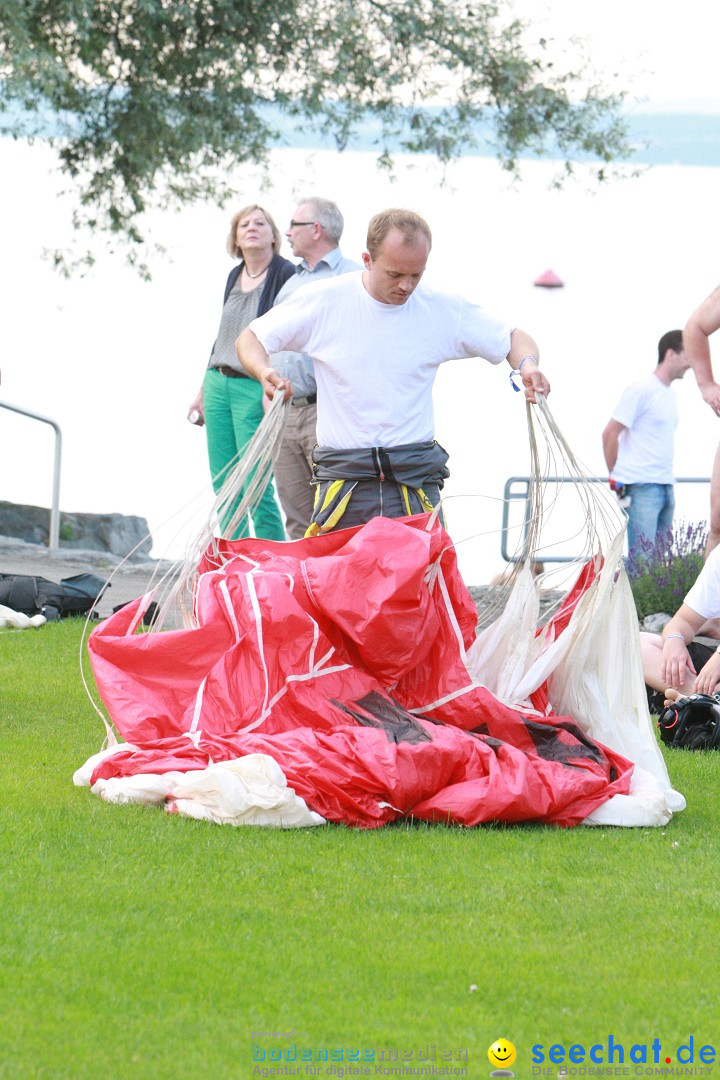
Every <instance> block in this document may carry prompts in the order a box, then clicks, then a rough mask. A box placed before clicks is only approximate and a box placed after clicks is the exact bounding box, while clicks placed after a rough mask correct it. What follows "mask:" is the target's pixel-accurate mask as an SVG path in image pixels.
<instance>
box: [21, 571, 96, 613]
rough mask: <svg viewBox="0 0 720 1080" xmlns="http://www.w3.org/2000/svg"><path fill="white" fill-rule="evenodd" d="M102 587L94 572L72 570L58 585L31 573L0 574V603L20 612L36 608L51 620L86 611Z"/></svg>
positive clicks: (31, 611) (94, 601)
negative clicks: (75, 571) (72, 572)
mask: <svg viewBox="0 0 720 1080" xmlns="http://www.w3.org/2000/svg"><path fill="white" fill-rule="evenodd" d="M104 588H105V582H104V581H103V580H102V578H99V577H95V575H94V574H76V575H75V576H74V577H69V578H64V579H63V580H62V581H61V582H60V584H59V585H58V584H57V582H55V581H48V579H47V578H44V577H35V576H33V575H31V574H0V604H2V605H3V606H4V607H9V608H12V610H13V611H20V612H22V614H23V615H37V614H38V612H39V613H40V614H41V615H44V616H45V618H46V619H47V620H48V621H49V622H52V621H53V620H55V619H59V618H61V617H64V616H66V615H86V614H87V613H88V611H90V610H91V608H92V607H93V606H94V605H95V604H96V603H97V601H98V600H99V599H100V597H101V596H102V593H103V591H104Z"/></svg>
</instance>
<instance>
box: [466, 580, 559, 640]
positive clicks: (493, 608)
mask: <svg viewBox="0 0 720 1080" xmlns="http://www.w3.org/2000/svg"><path fill="white" fill-rule="evenodd" d="M468 592H469V593H470V595H471V597H472V598H473V600H474V602H475V607H476V608H477V612H478V630H482V629H483V628H484V627H485V626H488V625H489V624H490V623H491V622H493V621H494V620H495V619H497V617H498V616H499V615H500V612H501V611H502V609H503V607H504V605H505V601H506V599H507V592H506V590H505V589H503V588H502V586H499V585H470V586H469V587H468ZM564 596H565V592H564V591H563V590H561V589H543V590H542V592H541V593H540V624H539V625H540V626H544V625H545V623H546V622H547V620H548V618H549V617H550V615H551V614H554V613H555V611H556V610H557V608H558V605H559V602H560V601H561V600H562V599H563V597H564Z"/></svg>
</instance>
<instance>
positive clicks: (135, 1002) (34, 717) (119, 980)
mask: <svg viewBox="0 0 720 1080" xmlns="http://www.w3.org/2000/svg"><path fill="white" fill-rule="evenodd" d="M81 630H82V621H81V620H71V621H68V622H66V623H63V624H52V625H47V626H45V627H43V628H42V629H41V630H40V631H37V632H35V631H26V632H23V633H13V632H3V633H0V686H1V688H2V689H1V692H0V735H1V740H0V753H1V755H2V756H1V757H0V761H1V762H2V770H3V775H2V782H1V783H0V800H1V802H2V805H1V806H0V850H1V852H2V863H1V865H2V876H1V877H0V890H1V894H2V909H1V911H0V914H1V916H2V932H1V934H0V985H1V990H2V994H1V998H0V1000H2V1012H3V1017H2V1019H3V1022H2V1026H1V1028H0V1076H2V1077H12V1078H16V1077H18V1078H24V1077H95V1076H102V1077H105V1078H116V1077H117V1078H124V1077H137V1078H140V1080H143V1078H146V1077H148V1078H154V1077H169V1078H172V1080H184V1078H186V1077H187V1078H190V1077H208V1078H213V1080H214V1078H216V1077H217V1078H225V1077H228V1078H229V1077H233V1078H240V1080H243V1078H246V1077H247V1078H250V1077H253V1076H259V1075H263V1072H262V1070H263V1069H265V1070H266V1073H267V1074H269V1075H274V1074H273V1073H272V1072H270V1070H271V1069H272V1068H277V1067H278V1065H279V1063H278V1062H273V1061H271V1060H270V1050H271V1049H272V1048H273V1047H284V1048H285V1050H286V1052H287V1048H288V1047H290V1046H292V1045H293V1044H296V1045H297V1047H298V1052H299V1051H300V1049H301V1048H308V1050H313V1052H314V1056H315V1057H316V1056H317V1052H318V1050H321V1049H322V1048H323V1047H325V1048H328V1050H330V1049H331V1048H333V1047H338V1048H343V1049H344V1051H345V1055H344V1057H345V1060H344V1062H343V1064H342V1065H340V1064H339V1063H338V1064H337V1065H335V1066H334V1065H333V1064H332V1059H331V1061H330V1062H324V1061H321V1062H320V1063H318V1062H317V1061H314V1063H313V1065H312V1066H311V1067H310V1068H311V1069H318V1070H319V1071H317V1072H312V1071H308V1070H307V1069H306V1066H305V1064H300V1063H299V1062H298V1061H294V1062H291V1064H290V1065H287V1068H288V1069H291V1068H292V1069H295V1068H296V1069H297V1070H298V1072H297V1073H290V1072H288V1073H285V1072H284V1071H283V1072H282V1073H280V1075H301V1076H304V1075H318V1076H319V1075H322V1076H325V1075H333V1076H338V1075H342V1070H343V1069H347V1067H348V1062H347V1054H348V1051H349V1050H351V1049H352V1048H358V1049H360V1050H361V1051H362V1050H367V1051H370V1050H374V1051H375V1061H374V1062H366V1063H365V1068H367V1069H368V1070H369V1071H368V1072H367V1073H360V1074H359V1075H372V1076H374V1075H386V1074H385V1073H381V1072H378V1071H377V1069H378V1067H379V1066H380V1056H381V1052H383V1051H384V1052H385V1060H384V1061H383V1062H382V1065H381V1067H382V1068H383V1069H384V1068H387V1067H388V1066H394V1067H395V1068H400V1069H402V1068H405V1069H414V1070H416V1072H415V1073H412V1072H407V1073H404V1074H403V1073H394V1074H390V1075H422V1074H421V1073H418V1072H417V1070H418V1069H419V1068H420V1066H421V1065H422V1061H421V1060H420V1055H421V1053H427V1052H428V1051H426V1050H425V1048H426V1047H430V1051H429V1052H430V1054H432V1047H433V1045H434V1046H436V1047H437V1048H438V1050H440V1049H443V1048H446V1049H448V1050H453V1051H454V1052H455V1056H456V1060H455V1061H454V1062H453V1067H455V1068H461V1067H462V1068H465V1069H466V1072H465V1073H456V1074H455V1075H465V1076H468V1077H487V1076H488V1074H489V1071H490V1068H491V1067H490V1065H489V1063H488V1059H487V1050H488V1047H489V1046H490V1044H491V1043H493V1042H494V1041H495V1040H496V1039H497V1038H499V1037H504V1038H506V1039H510V1040H511V1041H512V1042H513V1043H514V1044H515V1046H516V1048H517V1061H516V1062H515V1065H514V1066H513V1070H514V1072H515V1076H516V1077H517V1078H518V1080H521V1078H525V1077H530V1076H531V1075H532V1059H531V1052H532V1047H533V1046H534V1045H537V1044H542V1045H543V1047H544V1052H545V1054H547V1051H548V1049H549V1047H550V1046H551V1045H553V1044H562V1045H564V1046H565V1047H566V1048H567V1047H569V1046H570V1045H572V1044H579V1045H582V1046H584V1047H585V1048H588V1047H589V1046H590V1045H592V1044H602V1045H603V1047H606V1046H607V1042H608V1037H609V1036H612V1038H613V1040H614V1042H615V1043H622V1044H623V1045H624V1046H625V1050H626V1064H627V1054H628V1052H629V1049H630V1047H631V1046H632V1045H633V1044H648V1046H649V1045H650V1044H651V1043H652V1041H653V1040H654V1039H656V1038H657V1039H659V1040H660V1043H661V1045H662V1058H661V1060H663V1061H664V1058H665V1056H669V1057H671V1058H672V1066H673V1067H675V1066H677V1058H676V1050H677V1048H678V1047H679V1046H681V1045H686V1044H687V1043H688V1041H689V1039H690V1037H691V1036H693V1037H694V1046H695V1051H696V1055H697V1050H698V1049H699V1047H701V1046H703V1045H708V1044H710V1045H713V1046H717V1045H718V1044H719V1043H720V1025H719V1024H718V1015H719V1010H718V1003H717V992H716V991H717V970H718V945H717V940H718V906H719V905H718V869H719V867H720V859H719V858H718V804H719V802H720V799H719V797H718V777H719V774H720V754H717V753H712V752H711V753H707V754H692V753H686V752H682V751H673V752H668V755H667V760H668V765H669V769H670V774H671V777H672V779H673V782H674V783H675V786H676V787H677V788H678V789H679V790H680V791H682V792H683V793H684V794H685V796H686V798H687V800H688V809H687V810H686V811H685V812H684V813H682V814H680V815H678V816H677V817H676V818H675V819H674V820H673V821H672V822H671V824H670V825H669V826H667V827H666V828H664V829H654V830H651V829H635V830H620V829H585V828H577V829H572V830H560V829H554V828H545V827H535V826H528V827H514V828H505V827H486V828H480V829H476V830H466V829H460V828H445V827H440V826H434V827H430V826H424V825H421V826H412V825H408V824H401V825H394V826H392V827H389V828H386V829H383V830H379V831H372V832H356V831H352V830H349V829H345V828H339V827H334V826H329V827H325V828H318V829H309V830H298V831H287V832H282V831H276V830H269V829H267V830H265V829H255V828H241V829H233V828H230V827H216V826H213V825H209V824H205V823H201V822H193V821H190V820H185V819H181V818H178V817H176V816H168V815H166V814H164V813H163V812H161V811H158V810H151V809H143V808H138V807H128V808H120V807H113V806H108V805H106V804H104V803H103V802H101V801H100V800H99V799H97V798H96V797H95V796H93V795H91V794H90V793H89V791H88V790H87V789H77V788H75V787H74V786H73V784H72V774H73V772H74V770H75V769H76V768H77V767H78V766H79V765H81V764H82V763H83V762H84V761H85V760H86V758H87V757H89V755H90V754H92V753H95V752H96V751H97V750H98V749H99V748H100V744H101V742H102V739H103V737H104V731H103V729H102V725H101V722H100V720H99V718H98V717H97V715H96V714H95V712H94V711H93V709H92V707H91V706H90V704H89V702H88V700H87V697H86V695H85V692H84V689H83V687H82V684H81V681H80V677H79V670H78V648H79V642H80V634H81ZM257 1031H281V1032H284V1031H299V1032H303V1033H307V1034H306V1035H302V1036H299V1037H294V1038H290V1039H288V1038H284V1039H272V1038H257V1037H256V1038H253V1034H252V1033H253V1032H257ZM254 1044H257V1045H258V1046H259V1047H260V1049H261V1050H263V1051H264V1052H265V1054H266V1060H265V1061H264V1062H261V1063H257V1062H256V1061H254V1059H253V1045H254ZM395 1050H397V1051H398V1052H400V1051H406V1055H405V1061H404V1063H403V1062H402V1059H401V1060H400V1062H395V1061H394V1060H393V1056H392V1052H393V1051H395ZM458 1051H462V1052H463V1053H464V1052H467V1061H463V1060H461V1061H458V1060H457V1054H458ZM408 1055H410V1056H408ZM366 1056H367V1055H366ZM388 1057H389V1058H390V1060H389V1061H388V1060H387V1058H388ZM650 1060H651V1059H650V1058H649V1061H650ZM616 1061H617V1058H616ZM695 1062H696V1064H699V1062H698V1059H697V1056H696V1058H695ZM431 1063H432V1061H431ZM352 1064H353V1067H355V1068H357V1067H359V1065H360V1064H361V1063H358V1062H354V1063H352ZM547 1064H548V1063H547V1061H546V1062H545V1065H547ZM435 1065H436V1067H445V1065H446V1063H444V1062H441V1061H436V1062H435ZM281 1067H282V1069H283V1070H284V1069H285V1068H286V1061H283V1062H282V1064H281ZM649 1067H650V1065H648V1066H646V1067H645V1068H649ZM629 1068H630V1070H631V1072H630V1075H635V1072H634V1070H635V1066H634V1065H630V1067H629ZM346 1075H353V1074H352V1073H346ZM356 1075H357V1074H356ZM441 1075H442V1074H441Z"/></svg>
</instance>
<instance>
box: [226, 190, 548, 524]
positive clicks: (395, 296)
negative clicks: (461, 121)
mask: <svg viewBox="0 0 720 1080" xmlns="http://www.w3.org/2000/svg"><path fill="white" fill-rule="evenodd" d="M431 246H432V237H431V233H430V229H429V227H428V225H427V222H425V221H424V219H423V218H421V217H420V216H419V215H418V214H415V213H413V212H412V211H409V210H386V211H383V212H382V213H380V214H376V216H375V217H374V218H373V219H372V221H371V222H370V225H369V228H368V238H367V251H366V252H365V254H364V255H363V263H364V266H365V269H364V270H363V271H359V272H358V273H350V274H345V275H343V276H342V277H337V278H333V279H332V280H330V281H327V282H318V283H317V284H312V285H307V286H306V287H305V288H304V289H302V290H301V291H299V292H298V293H297V294H296V295H294V296H292V297H290V299H289V300H287V301H286V302H285V303H283V304H280V305H278V306H277V307H275V308H273V309H272V310H271V311H269V312H267V314H266V315H264V316H262V317H261V318H259V319H256V320H254V322H252V323H251V324H250V326H249V327H248V328H247V330H245V331H243V333H242V334H241V335H240V337H239V338H238V341H237V351H238V356H239V357H240V361H241V363H242V364H243V365H244V367H245V369H246V370H247V371H248V372H249V374H251V375H252V376H254V377H255V378H256V379H258V380H259V381H260V382H261V383H262V385H263V387H264V389H265V392H266V394H267V395H268V397H272V396H273V395H274V393H275V391H276V390H281V391H282V392H284V393H285V394H286V395H288V394H290V393H291V392H292V390H291V386H290V384H289V382H288V380H286V379H283V378H282V377H281V376H280V375H279V373H278V372H277V371H275V370H274V369H273V368H272V367H271V366H270V361H269V354H270V353H274V352H279V351H281V350H282V349H292V350H295V351H297V352H304V353H307V354H309V355H310V356H312V357H313V364H314V369H315V378H316V381H317V405H318V420H317V439H318V444H319V445H318V447H316V450H315V454H314V456H313V465H314V474H315V480H316V482H317V484H318V486H319V491H318V494H317V497H316V502H315V510H314V513H313V518H312V523H311V526H310V529H309V530H308V535H314V534H316V533H318V532H327V531H329V530H330V529H333V528H335V527H337V526H338V525H339V524H341V525H342V527H346V526H351V525H357V524H362V523H364V522H366V521H369V520H370V518H372V517H375V516H377V515H383V516H386V517H401V516H405V515H409V514H412V513H418V512H421V511H424V510H429V509H431V508H432V507H433V506H435V505H437V503H438V502H439V499H440V490H441V488H442V485H443V481H444V479H445V477H447V475H448V472H447V469H446V467H445V463H446V461H447V454H446V453H445V451H444V450H443V449H442V447H440V446H439V445H438V444H437V443H436V442H435V441H434V418H433V407H432V387H433V382H434V380H435V375H436V373H437V369H438V367H439V366H440V364H442V363H444V362H445V361H446V360H451V359H455V358H457V357H475V356H479V357H483V358H484V359H486V360H488V361H489V362H490V363H492V364H499V363H501V362H502V361H503V360H507V361H508V363H509V364H510V367H511V368H512V369H513V370H514V371H517V372H519V376H520V379H521V380H522V384H523V386H524V389H525V396H526V397H527V398H528V400H529V401H535V399H536V398H535V395H536V394H538V393H540V394H547V393H549V390H550V385H549V383H548V381H547V379H546V378H545V376H544V375H543V374H542V373H541V372H540V370H539V368H538V350H537V345H536V344H535V342H534V341H533V339H532V338H531V337H530V335H529V334H527V333H525V332H524V331H522V330H518V329H511V328H510V327H508V326H507V325H506V324H505V323H503V322H501V321H500V320H498V319H495V318H493V317H492V316H490V315H488V314H487V313H486V312H485V311H484V310H483V309H482V308H481V307H479V306H478V305H476V304H472V303H470V302H469V301H467V300H464V299H463V298H462V297H459V296H454V295H450V294H447V293H440V292H435V291H434V290H431V289H428V288H426V287H425V286H420V282H421V279H422V276H423V274H424V272H425V266H426V264H427V260H428V256H429V254H430V249H431ZM511 374H512V373H511Z"/></svg>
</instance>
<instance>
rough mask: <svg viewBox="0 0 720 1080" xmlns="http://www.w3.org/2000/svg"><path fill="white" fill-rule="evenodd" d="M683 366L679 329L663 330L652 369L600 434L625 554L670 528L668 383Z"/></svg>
mask: <svg viewBox="0 0 720 1080" xmlns="http://www.w3.org/2000/svg"><path fill="white" fill-rule="evenodd" d="M689 367H690V362H689V361H688V359H687V357H686V356H685V350H684V348H683V337H682V330H669V331H668V333H667V334H663V336H662V337H661V338H660V341H659V342H658V365H657V368H656V369H655V371H654V372H653V373H652V375H647V376H646V377H645V378H644V379H640V380H639V381H638V382H635V383H633V384H632V386H629V387H628V388H627V390H625V392H624V393H623V395H622V397H621V398H620V401H619V402H618V404H617V406H616V408H615V409H614V410H613V414H612V419H611V420H610V422H609V423H608V425H607V427H606V428H605V430H604V431H603V434H602V441H603V452H604V454H605V461H606V462H607V467H608V469H609V471H610V485H611V487H613V489H614V490H615V491H617V492H618V494H619V495H620V496H621V499H622V505H624V506H625V507H626V509H627V515H628V548H629V552H630V554H631V555H633V554H635V555H639V556H642V555H646V554H649V548H650V546H651V545H653V544H654V543H655V541H656V538H658V537H660V536H663V535H664V534H665V533H667V532H668V530H669V529H670V528H671V527H672V520H673V512H674V510H675V495H674V490H673V485H674V482H675V476H674V472H673V456H674V441H675V428H676V427H677V422H678V412H677V402H676V400H675V394H674V393H673V391H672V390H671V388H670V384H671V383H672V382H674V381H675V379H682V377H683V375H684V374H685V372H686V371H687V370H688V368H689ZM641 538H642V539H641Z"/></svg>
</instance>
